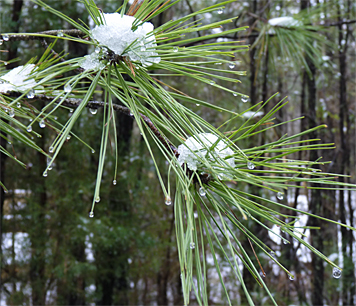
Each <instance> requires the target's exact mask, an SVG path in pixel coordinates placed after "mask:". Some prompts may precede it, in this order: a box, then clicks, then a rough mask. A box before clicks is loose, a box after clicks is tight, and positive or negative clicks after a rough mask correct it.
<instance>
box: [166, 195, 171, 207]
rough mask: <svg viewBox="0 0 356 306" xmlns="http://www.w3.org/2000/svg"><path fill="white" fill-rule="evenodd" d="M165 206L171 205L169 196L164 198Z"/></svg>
mask: <svg viewBox="0 0 356 306" xmlns="http://www.w3.org/2000/svg"><path fill="white" fill-rule="evenodd" d="M165 204H166V205H171V204H172V199H171V197H170V196H167V197H166V201H165Z"/></svg>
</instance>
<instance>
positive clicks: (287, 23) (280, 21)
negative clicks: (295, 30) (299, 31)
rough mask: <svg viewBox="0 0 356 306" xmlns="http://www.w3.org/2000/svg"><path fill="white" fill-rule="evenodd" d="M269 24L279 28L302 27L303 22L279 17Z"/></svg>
mask: <svg viewBox="0 0 356 306" xmlns="http://www.w3.org/2000/svg"><path fill="white" fill-rule="evenodd" d="M268 23H269V24H270V25H271V26H279V27H286V28H289V27H300V26H301V25H302V22H301V21H299V20H296V19H294V18H293V17H288V16H286V17H277V18H272V19H270V20H268Z"/></svg>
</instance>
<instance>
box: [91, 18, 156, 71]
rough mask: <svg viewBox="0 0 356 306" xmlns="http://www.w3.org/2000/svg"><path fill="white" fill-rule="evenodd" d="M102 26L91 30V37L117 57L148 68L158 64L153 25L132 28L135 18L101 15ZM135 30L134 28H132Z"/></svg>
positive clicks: (145, 23) (146, 24) (145, 24)
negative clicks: (125, 57)
mask: <svg viewBox="0 0 356 306" xmlns="http://www.w3.org/2000/svg"><path fill="white" fill-rule="evenodd" d="M102 17H103V20H104V24H103V25H97V26H95V28H94V29H92V30H91V37H92V38H93V39H95V40H97V41H98V42H99V43H100V44H101V45H104V46H106V47H108V48H109V49H110V50H112V51H113V52H115V54H117V55H121V56H128V57H129V58H130V59H131V60H132V61H139V62H141V63H142V65H145V66H148V65H152V64H153V63H159V62H160V60H161V58H160V57H158V56H157V55H158V54H157V53H156V51H155V47H156V46H157V44H156V39H155V36H154V35H153V33H152V31H153V29H154V28H153V24H152V23H150V22H144V23H142V24H140V22H139V23H138V24H140V25H139V26H137V27H136V29H132V28H133V23H134V22H135V20H136V18H135V17H133V16H127V15H123V16H122V17H121V14H119V13H112V14H103V15H102ZM134 28H135V27H134Z"/></svg>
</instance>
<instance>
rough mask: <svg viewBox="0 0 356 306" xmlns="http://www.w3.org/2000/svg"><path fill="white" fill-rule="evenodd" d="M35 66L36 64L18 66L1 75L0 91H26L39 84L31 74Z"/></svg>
mask: <svg viewBox="0 0 356 306" xmlns="http://www.w3.org/2000/svg"><path fill="white" fill-rule="evenodd" d="M34 68H35V65H34V64H28V65H26V66H18V67H16V68H14V69H12V70H10V71H9V72H8V73H6V74H4V75H3V76H0V92H3V93H5V92H8V91H20V92H25V91H27V90H29V89H31V88H33V87H35V86H36V85H37V83H36V82H35V80H34V79H33V78H32V77H31V76H30V73H31V71H32V70H33V69H34Z"/></svg>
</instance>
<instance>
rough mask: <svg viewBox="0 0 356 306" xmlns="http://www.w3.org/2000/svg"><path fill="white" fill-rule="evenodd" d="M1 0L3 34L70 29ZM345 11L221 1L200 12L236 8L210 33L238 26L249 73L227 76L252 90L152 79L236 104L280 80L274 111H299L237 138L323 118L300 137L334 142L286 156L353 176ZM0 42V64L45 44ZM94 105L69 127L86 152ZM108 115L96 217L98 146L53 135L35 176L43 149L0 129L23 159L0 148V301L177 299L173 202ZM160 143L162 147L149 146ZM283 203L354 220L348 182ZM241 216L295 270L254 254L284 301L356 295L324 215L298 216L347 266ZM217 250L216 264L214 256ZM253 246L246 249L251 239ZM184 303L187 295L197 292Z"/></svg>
mask: <svg viewBox="0 0 356 306" xmlns="http://www.w3.org/2000/svg"><path fill="white" fill-rule="evenodd" d="M119 2H120V1H119ZM119 2H118V1H97V4H98V6H99V7H100V8H101V9H103V11H104V12H114V11H115V10H116V9H117V8H118V7H119V6H120V3H119ZM218 2H219V1H214V0H205V1H198V0H182V1H181V2H180V3H178V4H177V5H175V6H174V7H173V8H171V9H169V10H167V11H166V12H164V14H162V15H160V16H159V17H157V18H156V19H155V20H153V22H154V23H155V26H159V25H160V24H162V23H164V22H166V21H168V20H170V19H175V18H179V17H180V16H183V15H186V14H187V13H189V12H191V11H195V10H197V9H199V8H202V7H203V6H207V5H211V4H214V3H218ZM48 3H49V4H50V5H51V6H52V7H54V8H55V9H57V10H59V11H61V12H63V13H64V14H66V15H68V16H70V17H71V18H73V19H74V20H78V18H80V19H82V20H84V21H87V20H88V15H87V13H86V12H85V9H84V6H83V5H82V4H81V3H78V2H75V1H69V0H66V1H48ZM0 7H1V10H0V18H1V19H0V32H2V33H4V32H38V31H43V30H49V29H68V28H70V27H69V25H68V24H65V23H64V22H63V21H62V20H60V19H58V18H57V17H55V16H53V15H50V14H49V13H47V12H46V11H44V10H43V9H42V8H41V7H38V6H37V5H34V4H33V3H31V2H29V1H21V0H16V1H12V0H11V1H10V0H8V1H2V2H0ZM355 11H356V4H355V2H354V1H351V0H340V1H327V2H326V1H322V0H314V1H312V0H305V1H304V0H299V1H284V0H281V1H277V0H273V1H269V0H251V1H245V2H244V1H236V2H234V3H231V4H229V5H228V6H226V8H225V9H224V11H223V12H222V13H221V14H219V12H216V13H207V14H205V15H204V16H201V17H202V18H204V19H209V21H214V20H220V19H222V18H224V19H225V18H229V17H235V16H239V18H237V19H236V20H235V21H234V23H232V24H227V25H226V26H225V25H224V27H226V28H228V27H240V26H245V25H248V26H249V29H248V30H246V31H243V32H237V33H236V37H228V36H227V37H222V38H219V39H223V40H224V39H225V40H230V39H239V40H241V41H244V42H245V43H246V44H250V45H251V46H252V48H251V50H250V51H249V52H243V53H236V58H235V60H236V63H237V65H236V67H235V68H234V69H237V70H241V71H247V75H246V76H241V77H240V80H241V83H236V84H234V85H233V86H235V87H233V88H231V89H232V90H236V91H238V92H241V93H244V94H246V95H249V96H250V99H249V101H248V102H243V101H242V100H241V98H238V97H235V96H233V95H232V94H230V93H227V92H224V91H221V90H219V89H218V88H215V87H213V86H206V87H201V86H197V85H196V84H194V82H192V81H191V80H189V82H188V81H187V80H185V79H184V78H176V77H170V78H169V79H163V78H162V80H163V81H165V82H166V83H167V84H170V85H172V86H174V87H175V88H177V89H179V90H181V91H183V92H185V93H186V94H188V95H192V96H195V97H198V98H199V99H202V100H206V101H208V102H210V103H213V104H217V105H219V106H222V107H224V108H226V109H230V110H232V111H234V112H242V111H243V110H245V109H247V108H249V107H251V106H252V105H254V104H256V103H258V102H259V101H261V100H264V101H265V100H267V99H268V97H270V96H271V95H272V94H274V93H275V92H279V98H282V97H285V96H288V100H289V101H290V103H289V104H288V105H287V106H286V107H284V108H283V109H282V110H281V111H280V112H279V113H278V117H277V123H278V122H283V121H287V120H290V119H292V118H295V117H298V116H304V117H305V118H304V119H303V120H301V121H297V122H294V123H290V124H287V125H283V126H280V127H278V128H276V129H274V130H271V131H270V132H269V133H264V134H259V136H256V137H251V138H248V139H245V140H243V141H241V143H239V144H238V145H239V146H240V147H253V146H257V145H261V144H263V143H265V142H267V141H270V140H276V139H278V138H279V137H280V136H281V135H283V134H285V133H288V134H295V133H298V132H299V131H301V130H303V129H306V128H307V127H313V126H316V125H318V124H322V123H325V124H327V125H328V127H327V128H326V129H323V130H319V131H318V132H315V134H314V135H311V136H310V138H321V139H322V141H323V142H325V143H327V142H334V143H335V144H336V149H335V150H330V151H323V152H317V151H315V152H311V153H308V155H307V156H295V158H296V159H301V158H304V159H310V160H316V159H317V158H318V157H319V156H321V155H322V156H323V161H327V160H329V161H331V163H329V164H325V165H324V166H322V167H323V171H327V172H335V173H341V174H345V175H349V176H350V177H341V178H340V180H343V181H344V182H350V183H355V166H354V165H355V162H356V160H355V157H356V155H355V154H356V153H355V141H356V131H355V111H356V97H355V70H356V62H355V50H356V42H355V21H356V14H355ZM286 16H287V17H293V18H294V19H295V20H297V21H298V23H297V25H296V26H289V25H287V26H286V25H283V26H273V25H271V23H269V20H271V19H272V18H277V17H286ZM204 19H203V20H202V22H204ZM220 30H221V29H219V28H217V29H214V30H213V31H220ZM0 49H1V50H0V60H1V61H3V62H7V61H9V60H11V59H14V58H18V59H19V62H17V63H9V64H8V65H7V66H6V67H7V68H13V67H14V66H17V65H18V64H25V63H26V62H27V61H28V59H29V58H31V57H34V56H38V57H39V56H40V55H41V54H42V53H43V50H44V49H43V47H42V46H41V45H40V43H39V42H37V41H25V42H24V41H22V42H12V43H11V44H9V43H4V44H3V45H1V47H0ZM56 50H57V51H58V52H59V51H61V50H65V52H66V53H68V55H67V56H66V58H67V59H69V58H72V57H78V56H83V55H86V54H87V51H88V50H86V49H85V47H84V48H83V47H82V46H79V45H77V44H74V43H68V42H65V43H64V42H58V43H57V45H56ZM274 101H275V102H274ZM277 101H278V100H277V99H274V100H272V101H271V102H270V103H269V104H267V105H266V107H265V109H264V110H263V111H264V112H265V113H267V112H268V110H270V109H271V108H272V107H273V106H274V105H273V103H277ZM35 106H36V105H35ZM36 107H38V108H41V107H42V106H41V105H37V106H36ZM190 107H191V108H192V109H193V110H194V111H195V112H197V113H198V114H199V115H201V116H202V117H204V118H205V119H206V120H207V121H208V122H210V123H211V124H213V125H214V126H219V125H221V124H222V123H224V122H225V121H226V120H227V119H229V118H227V117H225V116H226V115H225V114H224V113H217V112H214V111H212V110H211V109H209V108H205V107H204V106H201V105H195V106H194V105H193V106H191V105H190ZM70 115H71V113H70V112H69V111H66V110H61V111H60V112H58V113H57V116H58V119H59V121H62V122H64V121H65V120H66V119H67V118H68V116H70ZM101 116H102V111H101V110H99V111H98V113H97V114H95V115H93V114H91V113H90V112H89V111H88V115H87V116H81V118H80V119H79V121H78V122H79V124H77V125H76V126H75V127H74V131H73V132H74V133H76V134H77V135H78V136H79V137H80V138H82V139H84V140H85V141H86V142H88V143H89V145H90V146H92V147H93V148H94V149H95V151H96V152H98V151H99V146H100V137H101V122H102V119H101ZM242 123H243V120H241V124H242ZM116 124H117V129H118V144H119V156H120V160H119V176H118V179H117V183H116V185H114V184H113V178H112V175H113V174H112V173H113V171H112V167H113V166H114V162H115V156H114V154H108V156H107V162H106V165H105V171H104V176H103V182H102V190H101V201H100V203H99V204H97V206H96V210H95V217H94V218H89V217H88V212H89V210H90V206H91V201H92V194H93V189H94V187H95V178H96V168H97V164H98V154H97V153H91V152H90V150H88V149H87V148H86V147H84V146H83V145H82V144H81V143H80V142H78V141H76V140H75V139H73V138H72V139H70V140H68V141H67V142H66V144H65V146H64V147H63V150H62V151H61V153H60V155H59V157H58V158H57V159H56V162H55V165H54V167H53V170H51V171H50V172H49V175H48V176H47V177H43V176H42V173H43V171H44V169H45V168H46V166H47V160H46V157H45V156H44V155H42V154H41V153H38V152H36V151H34V150H30V149H29V148H26V147H24V146H23V145H21V144H20V143H17V142H16V141H12V140H11V139H10V140H9V141H8V140H5V139H4V138H0V142H1V143H0V144H1V145H2V146H3V147H6V148H7V149H8V150H10V151H11V152H13V154H14V155H16V156H17V157H18V158H19V159H20V160H22V161H24V162H25V163H26V164H27V169H26V170H24V169H23V168H22V167H20V166H19V165H18V164H17V163H15V162H13V161H11V160H10V159H8V158H6V157H5V156H4V155H1V171H0V172H1V177H0V181H2V182H4V183H5V185H6V187H7V188H8V192H7V193H4V191H3V190H2V189H1V194H0V196H1V241H0V242H1V253H0V255H1V285H0V286H1V287H0V294H1V305H31V304H32V305H84V304H97V305H138V304H141V305H142V304H143V305H148V304H150V305H180V304H183V300H182V293H181V280H180V271H179V263H178V256H177V248H176V244H175V240H174V237H175V234H174V222H173V220H174V212H173V209H174V207H172V206H166V205H165V204H164V195H163V193H162V191H161V188H160V185H159V182H158V179H157V176H156V172H155V168H154V165H153V162H152V160H151V159H150V156H149V154H148V152H147V150H146V146H145V144H144V142H143V140H142V137H141V136H140V133H139V130H138V128H137V126H136V125H135V124H134V123H133V120H132V119H131V118H130V117H127V116H124V115H120V114H118V120H117V121H116ZM230 128H232V127H230ZM34 129H35V130H36V132H38V133H39V134H40V135H41V138H38V139H35V141H36V143H37V144H38V145H39V146H40V147H43V148H48V147H49V146H50V144H51V142H52V141H53V139H54V137H55V136H56V134H55V132H54V131H52V130H51V129H48V128H46V129H40V128H39V127H34ZM110 137H114V135H110ZM111 142H112V144H113V143H114V140H112V141H111ZM153 147H154V146H153ZM109 152H110V148H109ZM156 154H158V155H159V154H160V153H159V150H157V151H156ZM306 154H307V153H306ZM157 162H158V163H161V164H160V165H159V167H160V168H161V169H164V168H165V167H166V168H168V165H167V164H166V163H165V161H164V159H161V160H160V159H159V158H158V159H157ZM161 173H164V171H162V172H161ZM164 180H165V181H166V180H167V177H166V178H164ZM173 187H174V186H173ZM250 188H252V187H250ZM254 188H255V190H252V191H250V192H254V193H257V194H260V195H261V196H264V197H271V195H270V194H267V193H266V191H263V192H262V191H261V190H258V189H257V188H256V187H254ZM273 196H274V195H273ZM283 203H285V204H288V205H290V206H292V207H298V208H303V209H305V210H307V211H309V212H311V213H316V214H321V215H323V216H325V217H327V218H331V219H334V220H338V221H340V222H343V223H346V224H348V225H351V226H354V225H355V220H354V210H355V207H356V195H355V192H351V191H350V192H347V191H346V192H338V191H322V192H320V191H309V192H308V191H307V190H305V191H304V190H303V189H301V190H289V191H288V194H287V196H286V197H285V199H284V200H283ZM261 221H263V220H261ZM243 222H244V223H246V224H245V225H246V226H247V227H249V228H250V230H251V231H253V232H254V233H255V234H256V235H258V237H259V238H260V239H261V240H263V241H264V242H265V243H266V244H267V245H269V246H270V247H271V248H272V249H274V250H276V256H278V257H279V260H280V261H281V262H282V263H283V264H284V265H285V266H286V267H288V269H289V270H290V271H291V270H292V271H293V272H294V273H295V275H296V278H295V279H294V280H293V281H290V280H289V279H288V276H287V275H286V274H285V273H281V271H280V270H279V269H278V268H277V267H276V266H275V264H273V263H272V262H271V261H270V260H269V258H265V257H264V256H260V257H259V260H260V262H261V265H262V266H263V268H264V270H265V271H266V274H267V275H266V283H267V285H268V287H269V289H270V291H271V292H273V293H274V296H275V299H276V301H277V302H278V303H279V304H280V305H287V304H300V305H309V304H313V305H323V304H329V305H337V304H340V305H341V304H343V305H354V304H355V302H356V297H355V241H354V238H355V235H354V233H353V232H352V231H350V230H348V229H347V228H342V229H341V228H339V227H338V226H337V225H333V224H329V223H326V222H323V221H318V220H312V219H310V220H305V223H306V224H308V225H311V226H319V227H321V230H320V231H308V232H309V235H310V237H309V238H308V239H309V241H310V242H311V243H312V244H313V245H314V246H315V247H316V248H318V249H319V250H320V251H322V252H324V254H325V255H326V256H328V257H329V258H330V259H331V260H335V261H336V263H337V264H339V265H340V266H341V267H343V268H344V270H343V274H342V277H341V278H340V279H335V278H333V277H332V275H331V274H332V273H331V270H330V268H329V267H326V266H325V264H324V263H323V262H322V261H320V259H319V258H317V257H315V256H314V255H312V254H311V253H309V252H308V251H307V250H306V249H305V248H303V247H301V246H300V244H298V243H291V244H288V245H284V244H283V243H282V242H281V241H280V240H278V239H277V240H276V239H273V237H272V236H270V235H269V234H268V232H267V231H266V230H265V229H263V228H260V227H257V226H256V225H255V223H254V222H250V221H243ZM287 239H288V237H287ZM241 240H242V243H243V244H244V247H245V249H250V250H251V248H250V247H249V246H248V245H249V243H248V241H247V240H246V239H245V238H244V235H241ZM218 255H219V254H218ZM220 255H221V256H220V258H221V260H222V262H221V264H222V266H224V262H223V255H222V254H220ZM257 255H258V254H257ZM251 258H252V259H254V255H253V252H252V250H251ZM213 265H214V263H213V262H208V284H209V286H208V287H209V288H208V289H209V304H210V305H214V304H225V303H226V300H225V299H226V298H225V297H224V293H223V288H222V287H221V285H220V283H219V279H218V276H217V275H216V272H215V270H214V269H213ZM256 265H258V264H257V262H256ZM209 267H211V270H210V269H209ZM222 272H223V278H224V281H225V284H226V288H227V290H228V291H229V293H230V297H231V301H232V303H233V304H242V305H243V304H245V303H246V300H244V294H243V293H242V289H241V288H240V286H239V284H238V283H237V282H236V280H235V278H234V277H233V274H232V271H231V270H230V268H229V266H228V264H227V263H226V269H222ZM243 274H244V279H245V282H246V286H247V287H248V290H249V291H250V293H251V295H252V297H253V299H254V301H255V303H257V304H266V303H267V302H268V300H267V297H266V293H265V292H264V291H263V290H262V289H261V288H259V286H258V284H257V283H256V282H255V280H254V279H253V278H252V277H251V276H250V274H249V273H248V271H246V270H244V271H243ZM191 304H192V305H194V304H195V300H194V293H192V300H191Z"/></svg>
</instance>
